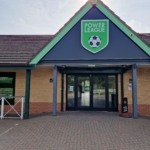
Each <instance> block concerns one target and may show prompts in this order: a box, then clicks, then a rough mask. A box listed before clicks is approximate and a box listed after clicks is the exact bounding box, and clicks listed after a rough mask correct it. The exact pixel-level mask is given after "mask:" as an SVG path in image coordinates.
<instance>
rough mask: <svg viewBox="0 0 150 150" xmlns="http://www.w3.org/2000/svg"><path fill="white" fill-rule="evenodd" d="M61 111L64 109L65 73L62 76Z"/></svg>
mask: <svg viewBox="0 0 150 150" xmlns="http://www.w3.org/2000/svg"><path fill="white" fill-rule="evenodd" d="M61 111H62V112H63V111H64V74H63V73H62V76H61Z"/></svg>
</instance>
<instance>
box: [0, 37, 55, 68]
mask: <svg viewBox="0 0 150 150" xmlns="http://www.w3.org/2000/svg"><path fill="white" fill-rule="evenodd" d="M52 37H53V36H52V35H0V65H1V66H3V65H27V64H29V61H30V60H31V59H32V58H33V57H34V56H35V55H36V54H37V53H38V52H39V51H40V50H41V49H42V48H43V47H44V46H45V45H46V44H47V43H49V42H50V40H51V39H52Z"/></svg>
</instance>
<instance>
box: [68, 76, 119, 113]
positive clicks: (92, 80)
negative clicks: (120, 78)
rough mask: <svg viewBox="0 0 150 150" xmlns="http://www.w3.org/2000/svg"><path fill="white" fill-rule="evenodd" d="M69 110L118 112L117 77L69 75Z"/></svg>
mask: <svg viewBox="0 0 150 150" xmlns="http://www.w3.org/2000/svg"><path fill="white" fill-rule="evenodd" d="M66 97H67V104H66V108H67V110H102V111H117V110H118V100H117V99H118V98H117V76H116V75H67V94H66Z"/></svg>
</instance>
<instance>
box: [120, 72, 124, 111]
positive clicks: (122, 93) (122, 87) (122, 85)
mask: <svg viewBox="0 0 150 150" xmlns="http://www.w3.org/2000/svg"><path fill="white" fill-rule="evenodd" d="M120 77H121V78H120V79H121V109H122V104H123V98H124V78H123V74H121V76H120Z"/></svg>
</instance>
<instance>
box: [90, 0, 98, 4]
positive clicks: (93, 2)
mask: <svg viewBox="0 0 150 150" xmlns="http://www.w3.org/2000/svg"><path fill="white" fill-rule="evenodd" d="M89 1H90V2H91V3H92V4H93V5H95V4H97V0H89Z"/></svg>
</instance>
